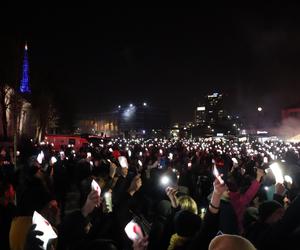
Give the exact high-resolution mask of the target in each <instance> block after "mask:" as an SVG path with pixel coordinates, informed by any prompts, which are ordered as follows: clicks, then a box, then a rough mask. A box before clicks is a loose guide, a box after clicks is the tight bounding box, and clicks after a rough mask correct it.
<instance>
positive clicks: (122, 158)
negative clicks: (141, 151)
mask: <svg viewBox="0 0 300 250" xmlns="http://www.w3.org/2000/svg"><path fill="white" fill-rule="evenodd" d="M118 161H119V163H120V165H121V167H122V168H128V162H127V159H126V157H125V156H119V157H118Z"/></svg>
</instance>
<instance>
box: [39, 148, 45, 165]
mask: <svg viewBox="0 0 300 250" xmlns="http://www.w3.org/2000/svg"><path fill="white" fill-rule="evenodd" d="M44 157H45V156H44V152H43V151H41V152H40V153H39V154H38V156H37V161H38V163H39V164H42V162H43V160H44Z"/></svg>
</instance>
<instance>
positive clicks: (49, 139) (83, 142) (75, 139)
mask: <svg viewBox="0 0 300 250" xmlns="http://www.w3.org/2000/svg"><path fill="white" fill-rule="evenodd" d="M44 141H45V142H46V143H49V144H52V145H53V147H54V149H55V151H59V150H61V149H63V148H66V147H68V146H69V147H70V146H72V147H73V148H74V149H75V150H76V151H78V150H79V149H80V148H81V147H85V146H88V144H89V142H88V140H87V139H86V138H83V137H82V136H80V135H45V139H44Z"/></svg>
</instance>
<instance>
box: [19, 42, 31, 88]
mask: <svg viewBox="0 0 300 250" xmlns="http://www.w3.org/2000/svg"><path fill="white" fill-rule="evenodd" d="M27 51H28V47H27V44H25V48H24V59H23V68H22V79H21V83H20V92H21V93H30V92H31V90H30V87H29V62H28V52H27Z"/></svg>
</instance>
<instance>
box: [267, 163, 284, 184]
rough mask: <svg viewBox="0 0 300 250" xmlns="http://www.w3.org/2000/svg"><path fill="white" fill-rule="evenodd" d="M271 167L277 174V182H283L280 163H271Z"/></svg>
mask: <svg viewBox="0 0 300 250" xmlns="http://www.w3.org/2000/svg"><path fill="white" fill-rule="evenodd" d="M270 169H271V170H272V172H273V174H274V176H275V180H276V183H283V182H284V180H283V175H282V171H281V169H280V166H279V164H278V163H277V162H274V163H272V164H271V165H270Z"/></svg>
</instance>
